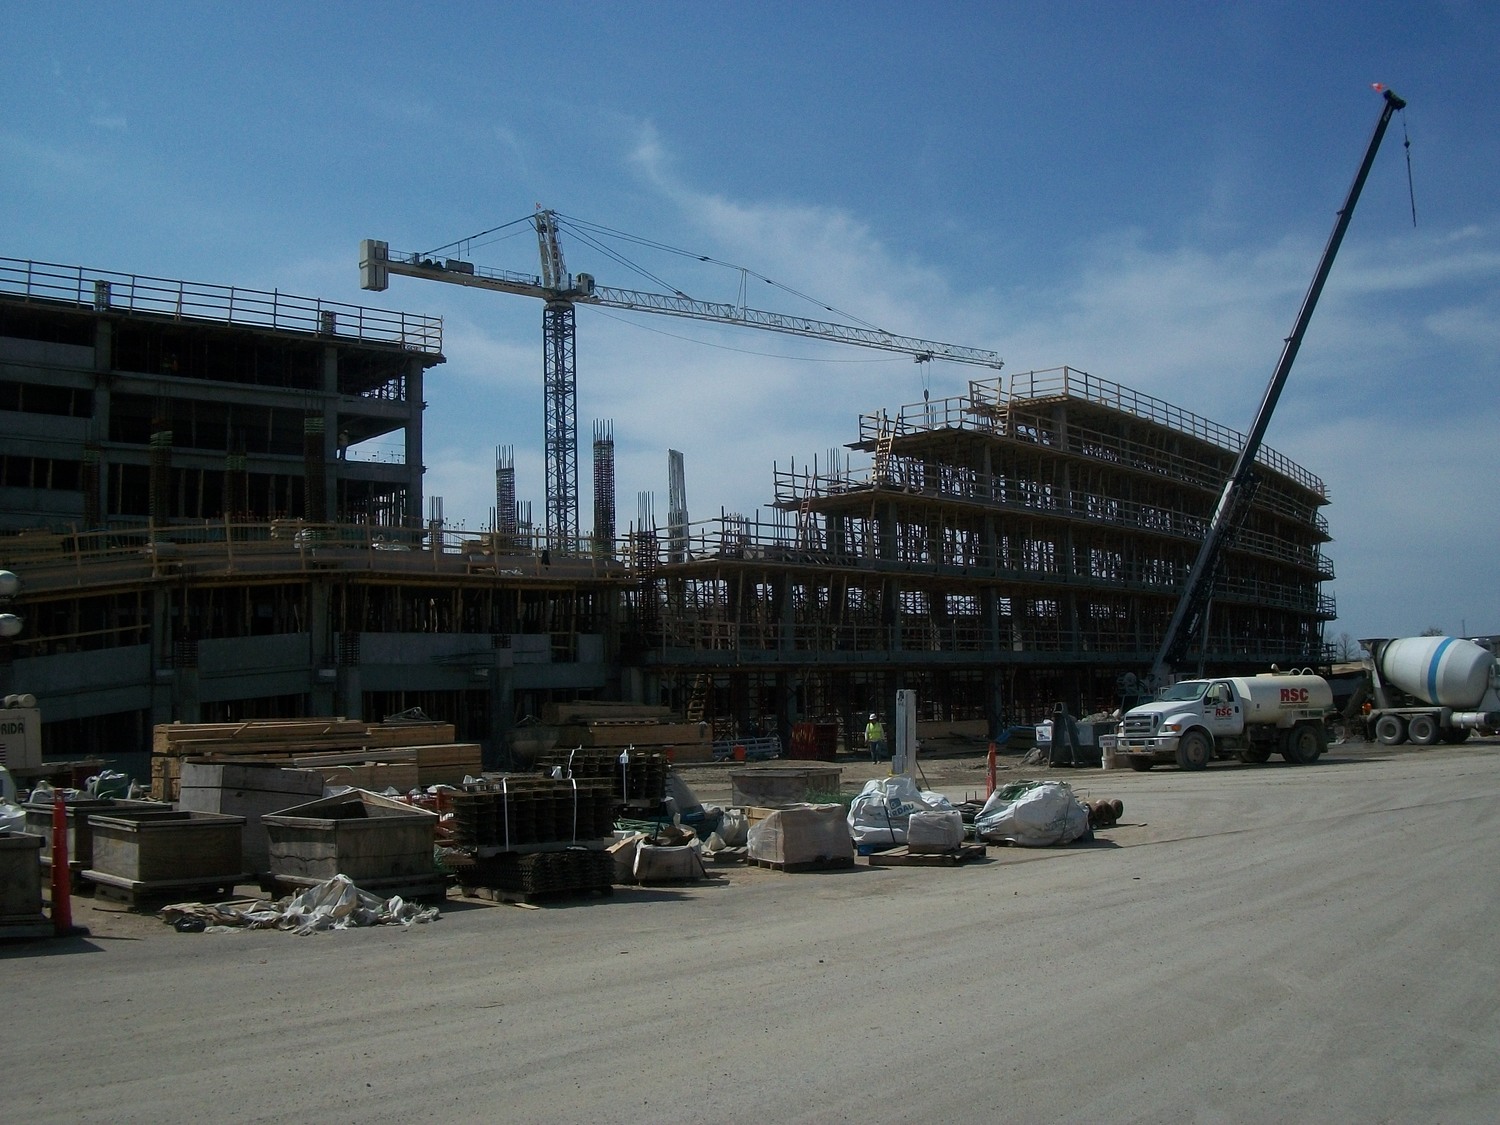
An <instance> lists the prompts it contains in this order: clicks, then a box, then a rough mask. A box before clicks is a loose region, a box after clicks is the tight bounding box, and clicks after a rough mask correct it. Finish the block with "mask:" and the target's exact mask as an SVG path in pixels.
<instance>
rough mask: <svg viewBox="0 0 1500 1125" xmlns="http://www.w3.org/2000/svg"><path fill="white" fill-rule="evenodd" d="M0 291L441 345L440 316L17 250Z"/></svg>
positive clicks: (2, 262)
mask: <svg viewBox="0 0 1500 1125" xmlns="http://www.w3.org/2000/svg"><path fill="white" fill-rule="evenodd" d="M0 293H15V294H18V295H20V296H22V297H25V298H26V299H28V300H44V301H63V302H67V303H69V304H75V305H80V306H83V307H85V308H91V309H94V310H96V311H99V312H105V311H116V312H130V313H152V314H155V315H159V316H170V317H173V318H176V319H181V320H209V321H215V322H217V323H220V324H232V325H237V326H242V327H253V328H278V329H284V330H287V331H290V332H306V333H310V334H313V335H319V336H332V337H347V338H349V339H355V340H365V341H372V342H377V343H388V344H400V345H401V346H402V347H403V348H407V349H409V350H412V351H421V352H429V353H431V354H434V355H437V354H439V353H441V352H442V350H443V321H442V318H441V317H436V316H423V315H420V314H417V313H407V312H399V311H392V310H390V309H373V308H367V307H365V306H363V305H348V304H344V303H342V302H339V301H324V300H321V299H319V298H317V297H297V296H293V295H292V294H290V293H282V292H279V291H277V290H272V291H271V292H269V293H267V292H265V291H264V290H260V289H242V288H239V287H237V286H233V285H211V284H205V283H202V282H195V281H173V280H170V279H167V278H160V277H148V276H145V275H142V274H132V273H115V272H114V271H112V270H99V269H93V268H91V267H87V266H65V265H58V264H56V263H53V262H33V261H26V260H24V259H20V258H0Z"/></svg>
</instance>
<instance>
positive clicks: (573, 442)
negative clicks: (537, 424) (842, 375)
mask: <svg viewBox="0 0 1500 1125" xmlns="http://www.w3.org/2000/svg"><path fill="white" fill-rule="evenodd" d="M531 222H532V224H533V226H534V227H535V229H536V234H537V245H538V250H539V253H540V258H541V271H540V273H539V274H522V273H513V272H510V271H507V270H497V269H489V268H486V267H482V266H477V265H475V264H474V263H473V262H470V261H467V260H465V259H462V258H458V257H440V256H437V255H435V254H421V253H405V252H396V251H392V250H391V249H390V245H389V244H388V243H386V242H382V241H379V240H377V239H372V238H367V239H365V240H363V241H362V242H361V243H360V285H361V287H362V288H364V289H371V290H376V291H379V290H384V289H385V288H387V286H388V285H389V283H390V275H391V274H398V275H400V276H404V277H419V278H425V279H427V280H428V281H442V282H447V283H448V284H450V285H463V286H467V287H470V288H474V289H489V290H492V291H494V292H498V293H511V294H515V295H517V296H522V297H535V298H538V299H540V300H541V301H543V302H545V303H544V306H543V312H542V380H543V387H544V395H543V397H544V399H545V414H546V433H545V443H544V457H545V461H546V470H547V529H546V531H547V540H548V544H549V546H550V547H551V548H552V549H553V550H555V551H560V552H571V551H572V550H573V549H574V545H575V544H576V543H577V542H578V420H577V372H576V365H575V356H576V347H575V343H576V335H577V332H576V326H575V322H574V309H575V306H576V305H579V304H584V305H594V306H597V307H599V308H611V309H621V310H625V311H628V312H649V313H658V314H661V315H665V316H677V317H686V318H688V319H691V320H702V321H710V322H713V323H717V324H735V325H741V326H743V327H746V328H761V329H765V330H767V331H771V332H781V333H784V334H787V335H792V336H804V337H808V338H810V339H815V340H832V341H836V342H839V343H845V344H852V345H854V346H856V347H864V348H874V349H877V350H881V351H889V352H898V353H902V354H905V355H909V356H911V357H912V358H913V359H914V360H916V361H917V362H918V363H924V362H927V361H929V360H933V359H946V360H949V361H951V362H954V363H967V364H973V365H976V366H980V367H988V368H992V369H994V370H996V371H998V370H999V369H1000V368H1001V367H1002V366H1003V361H1002V360H1001V359H1000V357H999V356H998V355H997V354H996V353H994V352H992V351H985V350H983V349H980V348H967V347H962V346H960V345H957V344H944V343H939V342H937V341H935V340H922V339H918V338H916V337H912V336H897V335H895V334H893V333H890V332H884V331H881V330H880V329H878V328H865V327H860V326H857V325H850V324H839V323H837V322H831V321H821V320H810V319H808V318H806V317H799V316H789V315H786V314H783V313H775V312H766V311H764V310H761V309H753V308H748V307H746V306H745V305H743V304H729V303H723V302H712V301H699V300H695V299H693V298H691V297H688V296H687V295H686V294H683V293H649V292H639V291H636V290H631V289H614V288H609V287H606V286H601V285H597V284H596V283H595V281H594V278H593V276H592V275H590V274H587V273H579V274H570V273H569V272H568V270H567V266H566V265H565V264H564V261H563V251H562V243H561V240H560V239H559V237H558V215H557V212H555V211H552V210H539V211H537V212H536V214H535V215H533V216H532V217H531Z"/></svg>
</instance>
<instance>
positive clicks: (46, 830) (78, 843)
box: [26, 797, 172, 871]
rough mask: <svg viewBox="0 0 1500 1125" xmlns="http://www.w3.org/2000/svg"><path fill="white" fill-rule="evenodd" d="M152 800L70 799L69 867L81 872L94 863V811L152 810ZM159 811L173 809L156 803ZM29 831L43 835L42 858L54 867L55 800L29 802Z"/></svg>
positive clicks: (66, 810)
mask: <svg viewBox="0 0 1500 1125" xmlns="http://www.w3.org/2000/svg"><path fill="white" fill-rule="evenodd" d="M152 808H153V803H152V802H150V801H131V800H127V799H125V798H108V797H107V798H101V799H99V800H92V801H68V802H66V803H65V804H64V805H63V810H64V814H65V819H66V822H67V825H68V868H69V870H71V871H82V870H83V869H84V868H85V867H92V866H93V865H94V830H93V828H92V827H90V825H89V817H90V816H91V815H92V814H94V813H109V812H113V811H115V810H117V809H140V810H142V811H150V810H151V809H152ZM156 811H158V812H171V811H172V810H171V809H170V808H167V807H166V806H156ZM26 831H27V832H29V833H31V834H32V835H33V836H40V837H41V838H42V852H41V861H42V865H43V866H44V867H49V868H50V867H51V866H52V802H51V801H36V802H29V803H28V804H27V805H26Z"/></svg>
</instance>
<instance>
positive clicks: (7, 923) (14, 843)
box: [0, 832, 50, 937]
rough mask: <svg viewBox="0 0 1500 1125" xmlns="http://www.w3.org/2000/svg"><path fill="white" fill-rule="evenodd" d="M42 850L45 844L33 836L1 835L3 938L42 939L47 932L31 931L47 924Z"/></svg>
mask: <svg viewBox="0 0 1500 1125" xmlns="http://www.w3.org/2000/svg"><path fill="white" fill-rule="evenodd" d="M41 846H42V841H41V840H39V839H38V838H37V837H35V836H33V835H31V834H30V833H26V832H0V937H31V936H41V934H42V933H45V932H46V931H45V930H43V931H41V932H39V933H37V934H35V935H34V934H33V933H32V932H31V928H32V927H38V926H41V925H43V924H44V922H45V919H44V918H43V917H42V867H41V864H39V863H38V862H37V853H38V852H39V851H40V850H41ZM49 928H50V927H49ZM22 930H25V931H26V932H24V933H23V932H21V931H22Z"/></svg>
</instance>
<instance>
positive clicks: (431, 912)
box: [157, 875, 438, 934]
mask: <svg viewBox="0 0 1500 1125" xmlns="http://www.w3.org/2000/svg"><path fill="white" fill-rule="evenodd" d="M157 914H158V916H159V917H160V918H161V920H162V921H163V922H165V923H167V924H168V925H176V924H177V923H178V922H179V921H180V920H182V919H184V918H198V919H202V920H203V922H204V923H205V925H206V926H207V932H210V933H216V932H223V931H226V930H230V929H240V928H245V929H252V930H291V931H292V932H293V933H296V934H312V933H317V932H318V931H320V930H347V929H349V928H350V927H351V926H384V925H392V924H394V925H399V926H410V925H411V924H412V923H413V922H430V921H432V920H433V919H434V918H436V917H437V916H438V908H437V907H435V906H428V907H420V906H418V905H417V904H416V903H411V902H407V901H405V900H404V899H402V898H401V896H400V895H395V896H393V897H391V898H388V899H380V898H377V897H376V896H374V895H372V894H369V893H368V892H366V891H362V890H360V889H359V888H358V887H356V886H355V885H354V883H353V881H352V880H350V878H349V877H348V876H347V875H335V876H333V877H332V878H331V879H327V880H325V881H323V882H322V883H319V884H318V885H317V886H315V887H308V888H307V890H305V891H303V892H302V893H301V894H298V895H296V896H294V897H292V898H290V899H283V900H281V901H280V902H265V901H261V902H253V903H248V904H244V905H236V904H234V903H229V902H221V903H202V902H179V903H174V904H173V905H171V906H164V907H162V908H161V910H159V911H158V912H157Z"/></svg>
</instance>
